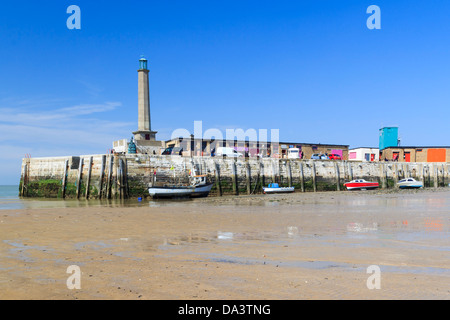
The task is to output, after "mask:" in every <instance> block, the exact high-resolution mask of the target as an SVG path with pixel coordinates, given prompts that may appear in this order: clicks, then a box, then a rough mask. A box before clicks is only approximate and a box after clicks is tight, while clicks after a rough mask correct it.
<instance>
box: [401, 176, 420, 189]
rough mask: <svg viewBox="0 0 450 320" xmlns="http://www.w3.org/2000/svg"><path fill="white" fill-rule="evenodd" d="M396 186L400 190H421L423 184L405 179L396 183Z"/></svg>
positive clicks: (411, 179)
mask: <svg viewBox="0 0 450 320" xmlns="http://www.w3.org/2000/svg"><path fill="white" fill-rule="evenodd" d="M397 186H398V187H399V188H401V189H410V188H423V182H422V181H417V180H416V179H414V178H406V179H402V180H400V181H399V182H397Z"/></svg>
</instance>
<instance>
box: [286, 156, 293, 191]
mask: <svg viewBox="0 0 450 320" xmlns="http://www.w3.org/2000/svg"><path fill="white" fill-rule="evenodd" d="M286 171H287V176H288V185H289V187H292V170H291V160H288V161H286Z"/></svg>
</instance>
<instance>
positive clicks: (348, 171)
mask: <svg viewBox="0 0 450 320" xmlns="http://www.w3.org/2000/svg"><path fill="white" fill-rule="evenodd" d="M113 158H117V159H118V161H115V162H114V161H113ZM106 159H108V163H106ZM284 162H285V165H286V175H287V180H288V185H289V186H290V187H291V186H292V181H293V174H292V167H291V161H289V160H287V161H284ZM311 163H312V168H311V179H312V186H313V191H314V192H316V191H317V176H316V165H315V162H314V161H312V162H311ZM192 164H193V162H192ZM387 165H388V164H385V163H380V173H379V179H380V182H381V185H380V186H381V188H383V189H385V188H387V187H388V182H387V181H388V179H389V176H388V170H387ZM391 165H393V166H394V168H393V171H394V175H393V177H392V178H393V180H394V183H395V184H396V183H397V182H398V180H399V179H400V178H401V177H403V178H406V177H410V176H411V173H410V170H409V166H408V164H403V167H400V168H401V170H399V166H401V164H397V163H394V164H391ZM92 166H93V157H90V158H89V161H88V165H87V173H86V177H84V176H83V168H84V159H83V158H80V161H79V166H78V176H77V180H76V184H75V185H76V198H77V199H79V198H82V197H84V198H85V199H88V198H89V196H90V194H89V193H90V186H91V171H92ZM113 166H117V167H116V168H115V170H114V168H113ZM275 166H276V165H275V163H274V162H272V177H271V178H272V179H271V180H272V182H277V181H279V180H280V177H279V175H277V173H276V172H278V171H279V170H275ZM405 166H406V169H405ZM298 168H299V169H298V172H297V174H298V175H299V176H298V177H299V180H300V191H301V192H305V178H306V177H305V173H304V169H303V161H299V166H298ZM433 168H434V172H433V185H434V187H437V186H438V184H439V180H440V179H439V174H438V171H439V168H438V165H434V166H433ZM29 169H30V168H29V160H28V161H27V162H26V163H25V164H24V169H23V176H22V187H21V190H20V191H19V192H20V195H22V196H23V195H25V190H26V185H27V184H28V180H29V179H28V176H29V174H28V171H29ZM105 169H107V170H105ZM214 169H215V170H214V171H215V173H214V174H215V183H216V189H217V193H218V195H220V196H222V195H223V190H222V184H221V175H220V165H219V163H218V162H215V168H214ZM68 170H69V160H65V163H64V173H63V177H62V186H61V191H62V198H65V197H66V186H67V178H68ZM334 170H335V177H334V178H335V185H336V190H337V191H340V190H341V172H340V168H339V163H338V162H334ZM113 171H115V172H116V175H115V176H113ZM344 171H345V172H344V176H345V177H344V178H345V179H349V180H353V168H352V163H351V162H344ZM400 171H402V175H400V174H399V172H400ZM263 172H264V166H263V163H262V162H260V163H259V171H258V174H257V181H256V183H254V186H253V188H252V181H251V172H250V164H249V163H248V162H245V173H246V174H245V179H246V180H245V182H246V191H247V194H253V193H255V190H256V187H257V186H258V185H259V181H260V180H261V185H262V186H263V185H265V175H264V174H263ZM415 175H416V177H418V176H421V178H422V179H423V180H424V184H425V179H428V182H430V181H431V172H430V169H429V166H425V165H422V172H421V173H420V174H419V173H418V172H417V170H416V174H415ZM127 177H128V175H127V160H126V158H125V159H124V158H122V157H112V156H109V157H107V156H106V155H103V156H102V163H101V170H100V179H99V181H100V184H99V189H98V197H99V198H100V199H105V198H106V199H110V198H112V197H115V198H120V199H126V198H128V197H129V188H128V178H127ZM447 177H448V164H447ZM444 180H445V168H444V164H442V180H441V181H444ZM82 181H84V183H85V186H86V189H85V194H84V195H82V194H81V183H82ZM232 186H233V193H234V194H236V195H237V194H239V188H238V173H237V165H236V162H235V161H233V162H232ZM117 192H118V193H119V194H118V197H117V194H116V193H117Z"/></svg>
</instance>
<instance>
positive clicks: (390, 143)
mask: <svg viewBox="0 0 450 320" xmlns="http://www.w3.org/2000/svg"><path fill="white" fill-rule="evenodd" d="M397 146H398V127H384V128H381V129H380V143H379V148H380V151H381V150H383V149H385V148H389V147H397Z"/></svg>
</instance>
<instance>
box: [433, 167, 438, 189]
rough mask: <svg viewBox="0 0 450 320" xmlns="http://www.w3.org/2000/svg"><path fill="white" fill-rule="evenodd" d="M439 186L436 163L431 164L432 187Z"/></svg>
mask: <svg viewBox="0 0 450 320" xmlns="http://www.w3.org/2000/svg"><path fill="white" fill-rule="evenodd" d="M438 186H439V179H438V166H437V163H435V164H433V187H434V188H437V187H438Z"/></svg>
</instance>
